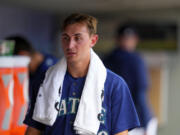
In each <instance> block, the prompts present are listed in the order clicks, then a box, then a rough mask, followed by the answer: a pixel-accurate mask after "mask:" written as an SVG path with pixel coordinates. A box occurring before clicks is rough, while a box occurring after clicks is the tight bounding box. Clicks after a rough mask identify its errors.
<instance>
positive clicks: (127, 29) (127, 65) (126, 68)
mask: <svg viewBox="0 0 180 135" xmlns="http://www.w3.org/2000/svg"><path fill="white" fill-rule="evenodd" d="M137 44H138V33H137V30H136V29H135V27H133V25H129V24H126V25H123V26H122V25H120V26H119V27H118V29H117V31H116V49H115V50H114V51H113V52H111V54H110V55H109V56H108V57H106V58H105V60H104V64H105V65H106V66H107V67H108V68H109V69H111V70H112V71H113V72H115V73H117V74H118V75H120V76H122V77H123V79H124V80H125V81H126V82H127V84H128V86H129V88H130V91H131V94H132V97H133V101H134V103H135V106H136V109H137V113H138V115H139V119H140V122H141V128H137V129H135V130H133V131H132V132H130V135H156V130H157V120H156V118H155V117H154V116H153V113H152V110H151V108H150V106H149V103H148V98H147V95H148V83H149V82H148V73H147V69H146V66H145V63H144V61H143V59H142V58H141V57H140V55H139V54H138V53H136V51H135V50H136V46H137Z"/></svg>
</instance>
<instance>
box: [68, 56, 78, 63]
mask: <svg viewBox="0 0 180 135" xmlns="http://www.w3.org/2000/svg"><path fill="white" fill-rule="evenodd" d="M66 60H67V62H68V63H75V62H76V61H77V59H76V58H74V57H67V58H66Z"/></svg>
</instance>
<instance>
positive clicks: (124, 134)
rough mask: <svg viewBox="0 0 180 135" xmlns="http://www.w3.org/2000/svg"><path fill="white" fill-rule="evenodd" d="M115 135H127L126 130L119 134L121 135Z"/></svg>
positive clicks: (118, 134)
mask: <svg viewBox="0 0 180 135" xmlns="http://www.w3.org/2000/svg"><path fill="white" fill-rule="evenodd" d="M115 135H128V130H126V131H123V132H121V133H117V134H115Z"/></svg>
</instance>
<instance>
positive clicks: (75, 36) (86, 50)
mask: <svg viewBox="0 0 180 135" xmlns="http://www.w3.org/2000/svg"><path fill="white" fill-rule="evenodd" d="M97 39H98V36H97V35H95V34H94V35H90V34H89V31H88V28H87V26H86V25H85V24H82V23H75V24H71V25H68V26H67V27H66V28H65V30H64V31H63V33H62V36H61V42H62V48H63V51H64V55H65V57H66V59H67V62H69V63H74V62H81V61H82V62H83V61H84V60H85V61H86V59H87V60H89V57H90V48H91V47H93V46H94V45H95V44H96V42H97Z"/></svg>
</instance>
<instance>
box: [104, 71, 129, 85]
mask: <svg viewBox="0 0 180 135" xmlns="http://www.w3.org/2000/svg"><path fill="white" fill-rule="evenodd" d="M106 83H107V84H109V85H126V82H125V80H124V79H123V78H122V77H121V76H119V75H118V74H116V73H114V72H113V71H111V70H110V69H108V68H107V78H106Z"/></svg>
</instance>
